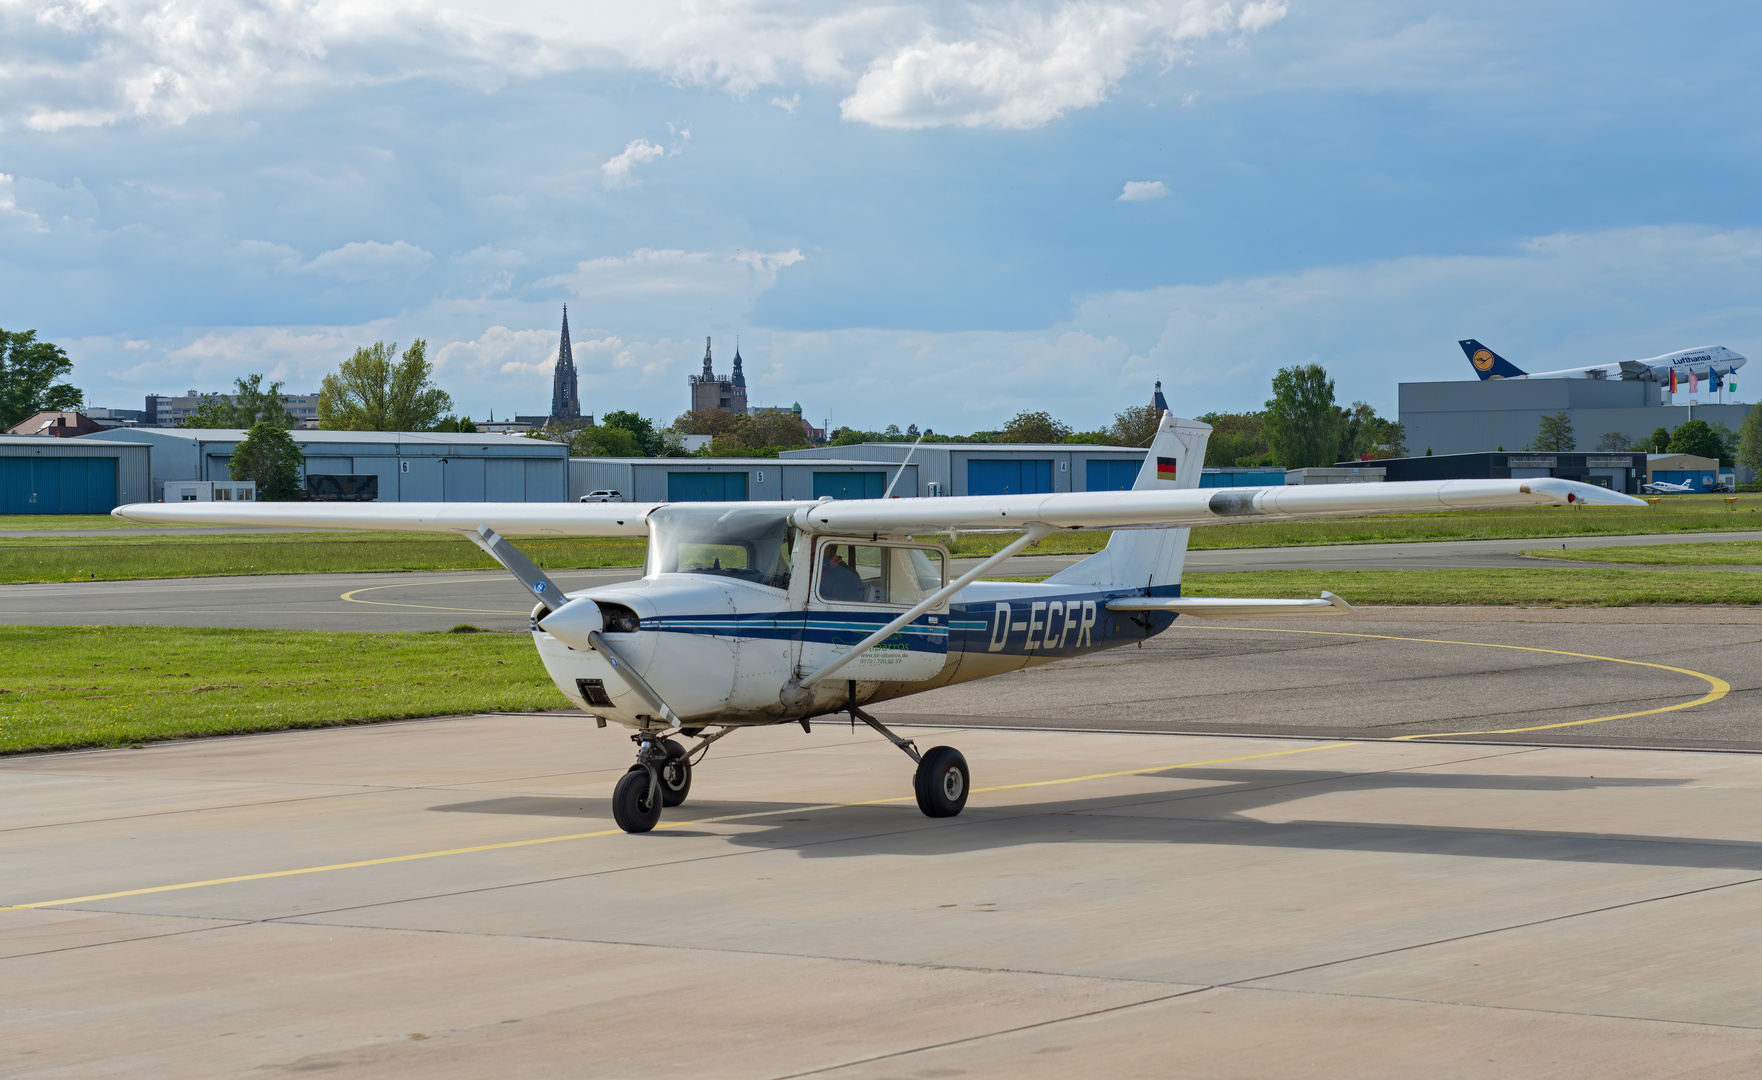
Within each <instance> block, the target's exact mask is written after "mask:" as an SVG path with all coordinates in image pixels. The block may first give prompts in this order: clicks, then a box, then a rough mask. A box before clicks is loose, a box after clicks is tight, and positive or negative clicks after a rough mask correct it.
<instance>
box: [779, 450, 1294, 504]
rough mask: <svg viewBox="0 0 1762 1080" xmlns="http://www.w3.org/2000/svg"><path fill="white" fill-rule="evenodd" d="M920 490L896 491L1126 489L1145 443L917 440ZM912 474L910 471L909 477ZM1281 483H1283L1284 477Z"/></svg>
mask: <svg viewBox="0 0 1762 1080" xmlns="http://www.w3.org/2000/svg"><path fill="white" fill-rule="evenodd" d="M911 449H912V444H911V443H906V442H869V443H858V444H857V445H854V446H817V447H810V448H808V449H806V450H785V451H783V456H782V460H783V461H786V462H789V461H812V460H815V459H820V460H824V461H830V460H834V459H846V460H854V461H869V462H901V461H904V460H905V456H906V454H907V452H908V451H911ZM912 464H913V465H916V466H918V468H917V476H916V480H917V490H916V491H912V490H909V489H908V488H907V487H906V485H904V484H902V485H901V486H900V490H899V491H897V492H895V494H898V495H921V496H930V495H1019V494H1038V493H1040V492H1054V491H1125V490H1128V489H1130V488H1131V486H1132V484H1133V483H1134V482H1136V481H1137V479H1138V470H1139V468H1141V467H1142V466H1143V464H1144V450H1143V448H1142V447H1131V446H1091V445H1081V444H1073V443H929V442H926V443H919V444H918V448H917V450H916V451H915V452H913V453H912ZM907 479H908V480H910V479H912V478H911V477H908V478H907ZM1280 483H1283V481H1282V480H1281V481H1280Z"/></svg>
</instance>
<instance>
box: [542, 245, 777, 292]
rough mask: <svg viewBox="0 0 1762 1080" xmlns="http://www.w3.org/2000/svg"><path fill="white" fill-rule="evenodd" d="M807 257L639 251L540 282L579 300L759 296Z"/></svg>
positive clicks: (593, 262)
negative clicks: (695, 294) (685, 295)
mask: <svg viewBox="0 0 1762 1080" xmlns="http://www.w3.org/2000/svg"><path fill="white" fill-rule="evenodd" d="M804 258H806V256H804V255H803V254H802V253H801V252H800V251H798V250H796V249H795V248H791V249H789V250H788V251H777V252H762V251H755V252H735V253H734V254H731V255H730V254H717V253H713V252H707V251H678V250H665V249H659V248H639V249H638V250H636V251H633V252H631V253H630V254H628V255H613V256H605V257H602V258H598V259H587V260H585V261H583V262H581V263H578V264H577V265H576V267H575V269H574V271H573V272H571V273H567V274H557V275H555V276H553V277H548V278H545V279H544V280H542V281H540V282H538V283H537V284H538V285H540V286H549V285H561V286H564V287H566V288H568V289H569V291H570V292H572V293H574V294H575V295H576V296H583V297H593V296H644V295H647V296H652V295H656V294H662V295H676V294H681V293H692V292H739V293H743V294H750V295H755V296H756V295H757V294H758V293H760V292H763V291H764V290H766V289H768V288H770V287H771V286H772V285H773V284H775V283H776V281H777V274H778V272H780V271H782V270H783V269H785V268H786V267H790V266H794V265H795V264H796V263H798V262H801V261H802V260H803V259H804Z"/></svg>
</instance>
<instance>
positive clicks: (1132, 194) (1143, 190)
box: [1119, 180, 1169, 202]
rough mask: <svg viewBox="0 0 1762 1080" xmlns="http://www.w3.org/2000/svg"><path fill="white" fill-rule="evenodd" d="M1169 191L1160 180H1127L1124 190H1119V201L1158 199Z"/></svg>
mask: <svg viewBox="0 0 1762 1080" xmlns="http://www.w3.org/2000/svg"><path fill="white" fill-rule="evenodd" d="M1168 193H1169V189H1168V185H1166V184H1164V183H1163V182H1162V181H1161V180H1127V181H1126V187H1125V190H1124V191H1121V192H1120V197H1119V201H1120V202H1144V201H1145V200H1147V199H1160V198H1162V197H1163V196H1165V195H1167V194H1168Z"/></svg>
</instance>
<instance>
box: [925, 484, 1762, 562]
mask: <svg viewBox="0 0 1762 1080" xmlns="http://www.w3.org/2000/svg"><path fill="white" fill-rule="evenodd" d="M1751 529H1762V495H1740V496H1738V499H1737V502H1736V503H1732V504H1727V503H1726V502H1725V497H1724V496H1720V495H1671V496H1666V497H1664V498H1663V499H1661V500H1660V501H1659V502H1658V503H1657V504H1656V505H1654V506H1651V507H1648V508H1646V509H1644V510H1641V509H1637V508H1615V507H1606V508H1594V509H1593V508H1584V509H1568V508H1561V507H1548V506H1538V507H1526V508H1523V509H1519V510H1457V511H1440V512H1438V513H1428V514H1392V515H1387V516H1381V517H1358V518H1329V519H1324V520H1319V521H1269V522H1244V523H1239V524H1229V525H1214V526H1209V527H1206V528H1201V529H1194V530H1193V532H1192V535H1191V538H1190V539H1189V540H1188V542H1187V543H1188V547H1189V548H1190V549H1192V550H1194V551H1204V550H1208V549H1219V548H1262V547H1303V546H1306V545H1311V544H1400V543H1415V542H1419V541H1425V540H1522V539H1526V538H1529V537H1536V538H1542V537H1551V536H1559V537H1574V536H1636V535H1640V534H1644V533H1673V532H1722V531H1733V530H1751ZM1010 539H1011V537H1010V536H1008V535H1004V534H1001V533H985V534H977V535H975V534H968V535H964V536H961V537H960V538H958V539H957V540H956V541H955V542H954V543H953V544H952V545H950V550H952V551H954V553H955V554H957V555H983V554H988V553H990V552H993V551H996V550H998V549H999V548H1001V547H1003V546H1004V545H1005V544H1007V543H1009V541H1010ZM1105 543H1107V534H1106V533H1075V532H1063V533H1054V534H1053V535H1051V536H1049V537H1047V538H1046V539H1045V540H1042V541H1041V542H1040V543H1039V544H1037V545H1035V546H1034V547H1032V548H1029V549H1028V550H1029V551H1032V552H1039V553H1041V554H1058V553H1064V552H1073V553H1074V552H1089V551H1099V550H1100V549H1101V546H1102V545H1103V544H1105Z"/></svg>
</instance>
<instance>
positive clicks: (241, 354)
mask: <svg viewBox="0 0 1762 1080" xmlns="http://www.w3.org/2000/svg"><path fill="white" fill-rule="evenodd" d="M800 260H801V256H800V254H799V253H798V252H795V251H788V252H781V253H760V254H753V255H748V254H744V253H735V254H732V255H730V254H710V253H702V252H685V251H667V250H659V249H645V250H640V251H636V252H632V253H630V254H628V255H624V256H619V257H615V258H607V259H595V260H589V261H588V262H585V263H583V264H581V265H580V266H579V267H577V268H576V269H575V270H574V271H572V272H571V273H570V274H565V275H561V276H559V277H558V278H554V279H550V280H547V281H545V282H542V283H538V284H537V285H535V286H534V287H533V288H534V289H535V291H538V292H543V291H545V290H554V289H557V288H564V289H567V290H569V291H570V292H572V293H573V294H575V295H576V296H579V297H581V301H580V302H579V304H578V303H577V301H575V300H571V302H570V304H569V307H570V311H569V315H570V320H571V322H572V323H573V329H574V332H575V334H576V335H577V336H578V338H579V340H577V341H575V342H574V350H575V356H576V360H577V363H578V365H579V366H580V368H581V372H582V393H583V399H584V401H586V402H587V403H588V404H590V405H591V406H592V407H593V408H594V409H595V410H597V411H604V410H605V409H611V408H634V409H636V410H638V411H639V412H641V413H643V415H647V416H656V417H659V418H661V419H663V420H665V419H668V418H670V417H672V416H676V415H678V414H679V413H680V412H682V411H683V410H684V408H685V404H686V402H685V391H684V377H685V376H686V375H687V374H688V373H689V372H690V371H692V370H694V369H695V367H696V364H697V362H698V360H699V359H700V358H701V357H702V356H703V337H702V335H703V334H705V333H713V334H715V335H716V346H717V356H718V359H719V361H722V362H725V361H726V359H727V358H728V356H729V353H730V346H731V345H732V344H733V341H732V337H733V335H734V334H735V333H736V332H739V333H741V334H742V335H743V340H742V351H743V353H744V354H745V357H746V360H747V366H746V370H747V376H748V381H749V383H750V384H751V386H752V393H753V400H754V401H756V402H759V403H763V404H771V403H778V404H788V403H789V402H792V401H798V400H799V401H800V402H801V403H802V405H803V406H804V408H805V409H806V411H807V413H808V415H810V416H812V417H814V418H815V420H816V422H818V420H819V419H821V418H823V417H824V416H825V415H826V414H827V413H828V412H830V413H831V415H832V418H833V421H834V422H835V423H848V424H855V425H857V426H859V427H863V428H870V429H874V428H879V427H883V426H885V425H886V424H889V423H898V424H900V425H901V426H902V427H903V426H905V425H906V424H908V423H917V424H919V426H924V425H926V424H928V425H930V426H933V427H935V428H936V429H937V430H939V431H959V432H965V431H972V430H976V429H981V428H987V427H992V426H995V425H997V424H999V423H1001V422H1002V421H1003V420H1005V419H1007V418H1008V417H1009V416H1011V415H1013V414H1014V413H1016V412H1019V411H1020V410H1022V409H1024V408H1032V409H1050V410H1051V411H1052V412H1054V414H1055V415H1058V416H1060V417H1062V418H1064V419H1065V420H1067V421H1068V422H1070V423H1072V424H1074V425H1077V426H1079V427H1083V428H1088V427H1093V426H1096V425H1100V424H1104V423H1106V422H1108V421H1109V420H1110V419H1111V418H1112V416H1113V414H1114V413H1116V412H1118V411H1119V410H1120V409H1121V408H1123V407H1124V406H1126V405H1132V404H1139V403H1142V402H1147V401H1148V399H1149V393H1150V387H1151V383H1152V382H1154V381H1155V380H1156V379H1159V378H1160V379H1163V380H1164V390H1165V392H1166V393H1167V394H1168V397H1169V400H1170V401H1171V402H1172V403H1174V405H1175V407H1176V408H1177V409H1179V410H1183V411H1184V412H1185V413H1186V415H1195V414H1197V413H1202V412H1205V411H1207V410H1209V409H1220V410H1226V411H1236V410H1241V409H1250V408H1257V407H1259V405H1260V403H1261V402H1263V401H1264V400H1265V398H1266V396H1267V394H1268V386H1269V383H1270V381H1271V378H1272V375H1273V373H1274V372H1275V371H1277V370H1278V368H1280V367H1283V366H1287V365H1290V364H1293V363H1307V362H1309V361H1311V360H1314V361H1317V362H1319V363H1321V364H1323V365H1324V366H1326V367H1327V368H1328V371H1329V373H1330V374H1331V375H1333V376H1334V377H1335V378H1336V380H1337V381H1338V394H1339V396H1340V398H1341V400H1343V401H1351V400H1353V399H1363V400H1366V401H1369V402H1371V403H1372V404H1373V405H1375V406H1377V407H1378V408H1379V409H1380V410H1382V411H1383V412H1384V413H1385V415H1387V414H1389V413H1392V412H1393V411H1394V409H1395V407H1396V400H1395V395H1396V386H1397V384H1399V383H1401V382H1415V381H1428V380H1437V379H1459V378H1460V379H1467V378H1470V377H1471V375H1470V372H1469V369H1468V365H1467V364H1466V362H1464V361H1463V359H1462V353H1461V351H1460V350H1458V349H1457V347H1456V341H1457V339H1459V338H1464V337H1470V336H1474V337H1478V338H1480V339H1481V340H1482V341H1485V342H1487V343H1488V344H1489V345H1491V346H1493V347H1494V348H1496V349H1498V350H1499V351H1500V352H1501V353H1502V354H1504V355H1505V356H1508V357H1510V358H1512V359H1513V360H1514V361H1516V362H1517V363H1518V364H1519V365H1520V366H1524V367H1531V366H1533V367H1534V368H1536V369H1539V370H1554V369H1557V368H1564V367H1570V366H1573V365H1575V364H1580V363H1606V362H1608V361H1611V360H1622V359H1633V358H1636V357H1641V356H1654V355H1657V354H1659V353H1662V352H1665V351H1668V350H1669V349H1672V348H1678V347H1686V346H1690V345H1697V344H1721V345H1726V346H1729V347H1731V348H1733V349H1736V350H1737V351H1738V352H1740V353H1744V354H1745V355H1749V356H1755V355H1756V354H1757V353H1758V352H1762V334H1759V333H1758V330H1757V327H1758V326H1762V300H1759V299H1758V298H1759V297H1762V230H1748V231H1745V230H1737V231H1724V232H1722V231H1717V230H1713V229H1708V228H1701V227H1691V226H1678V227H1668V228H1636V229H1623V230H1615V231H1609V232H1602V233H1590V234H1560V235H1553V236H1545V237H1537V238H1534V239H1531V240H1529V241H1526V242H1524V243H1522V244H1519V245H1516V246H1514V247H1513V248H1512V249H1511V250H1509V251H1506V252H1504V253H1501V254H1494V255H1463V256H1414V257H1409V258H1401V259H1390V260H1382V261H1377V262H1369V263H1362V264H1354V265H1344V266H1319V267H1313V268H1310V269H1306V270H1301V271H1296V272H1293V273H1287V274H1275V275H1266V276H1261V277H1253V278H1242V279H1235V280H1228V281H1220V282H1215V283H1212V284H1207V285H1181V286H1170V287H1165V288H1153V289H1145V290H1136V291H1117V292H1109V293H1104V294H1098V295H1093V296H1088V297H1080V298H1078V300H1077V302H1076V304H1075V306H1074V308H1073V312H1072V315H1071V317H1070V318H1069V319H1068V320H1065V321H1064V322H1061V323H1058V324H1056V325H1053V326H1051V327H1047V328H1044V329H1037V330H1009V331H987V330H974V331H959V332H931V331H919V330H890V329H868V328H847V329H834V330H817V331H800V332H797V331H782V330H775V329H768V328H766V327H764V326H762V325H760V326H755V325H753V323H752V321H751V315H750V313H751V311H752V304H753V302H754V299H755V298H756V297H757V296H758V295H759V294H760V293H762V291H763V289H764V288H766V287H769V285H770V284H771V283H773V282H774V281H775V279H776V276H777V274H778V273H780V272H782V271H783V270H784V269H786V268H787V267H789V266H791V265H794V264H795V263H798V262H799V261H800ZM558 306H559V305H558V304H557V303H556V302H555V301H553V300H551V299H549V298H545V299H542V300H540V299H537V298H534V299H529V300H514V299H497V300H493V301H487V300H481V299H457V298H453V299H446V300H441V301H437V302H435V303H433V304H431V305H428V306H426V307H423V308H419V309H416V310H413V311H409V312H405V313H402V314H400V315H399V316H398V317H397V318H396V319H386V320H380V321H374V322H367V323H362V324H359V325H354V326H344V327H228V328H225V329H202V328H197V329H194V330H191V331H188V332H186V333H184V334H182V335H166V336H162V337H159V338H157V339H155V340H153V341H151V347H150V348H140V347H139V344H138V343H139V342H140V340H141V335H140V333H139V331H136V332H135V333H134V334H131V335H128V336H126V337H124V336H118V337H115V338H83V339H73V340H63V341H61V342H60V343H61V344H62V345H64V346H65V347H66V348H67V349H68V352H69V355H70V356H72V357H73V359H74V361H75V364H76V367H75V373H74V375H75V380H76V384H77V385H80V386H82V387H84V388H86V389H87V390H88V397H89V399H90V400H93V401H94V402H96V403H98V404H125V403H127V402H130V401H135V400H139V396H140V395H141V394H142V393H144V392H147V391H154V392H166V391H173V390H183V389H186V388H188V387H196V388H200V389H205V390H213V389H222V388H224V387H227V386H230V385H231V382H232V380H233V379H234V378H236V377H238V376H239V375H241V374H248V373H250V372H253V371H263V372H265V373H266V374H268V375H269V376H270V377H271V378H275V379H285V380H286V381H287V382H288V385H289V386H290V388H297V389H302V390H307V389H311V388H313V387H316V386H317V384H318V380H319V379H320V378H321V377H322V376H323V375H324V373H325V372H328V371H331V370H334V369H335V367H336V364H337V363H338V362H339V361H340V360H342V359H344V358H345V357H347V356H348V355H349V354H350V353H351V352H353V351H354V350H355V349H356V348H358V347H360V346H362V345H367V344H371V343H372V342H373V341H375V340H377V339H384V340H386V341H392V340H398V341H401V342H408V341H409V340H410V339H411V338H414V337H418V336H420V337H424V338H427V339H428V341H429V343H430V348H431V350H432V352H431V355H434V356H435V357H436V366H437V368H438V369H439V371H440V373H441V375H442V376H443V377H442V378H441V379H440V382H441V385H442V386H443V388H444V389H446V390H447V392H448V393H450V394H452V395H453V396H454V398H455V400H457V401H459V402H461V403H462V406H463V407H468V408H469V409H470V410H471V412H472V415H473V416H481V415H483V414H484V413H486V412H487V410H488V409H489V407H490V406H492V405H493V406H494V408H495V410H496V413H497V415H504V412H505V413H506V414H508V415H511V414H512V413H513V412H515V411H519V412H536V411H542V409H543V408H544V407H545V405H546V404H547V403H548V402H549V400H550V397H549V395H550V385H549V374H550V371H551V365H552V363H553V362H554V359H555V355H556V348H557V319H558V316H559V315H560V311H558ZM485 327H487V328H488V329H485ZM513 327H533V329H524V330H523V329H511V328H513ZM1000 388H1001V389H1000Z"/></svg>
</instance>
